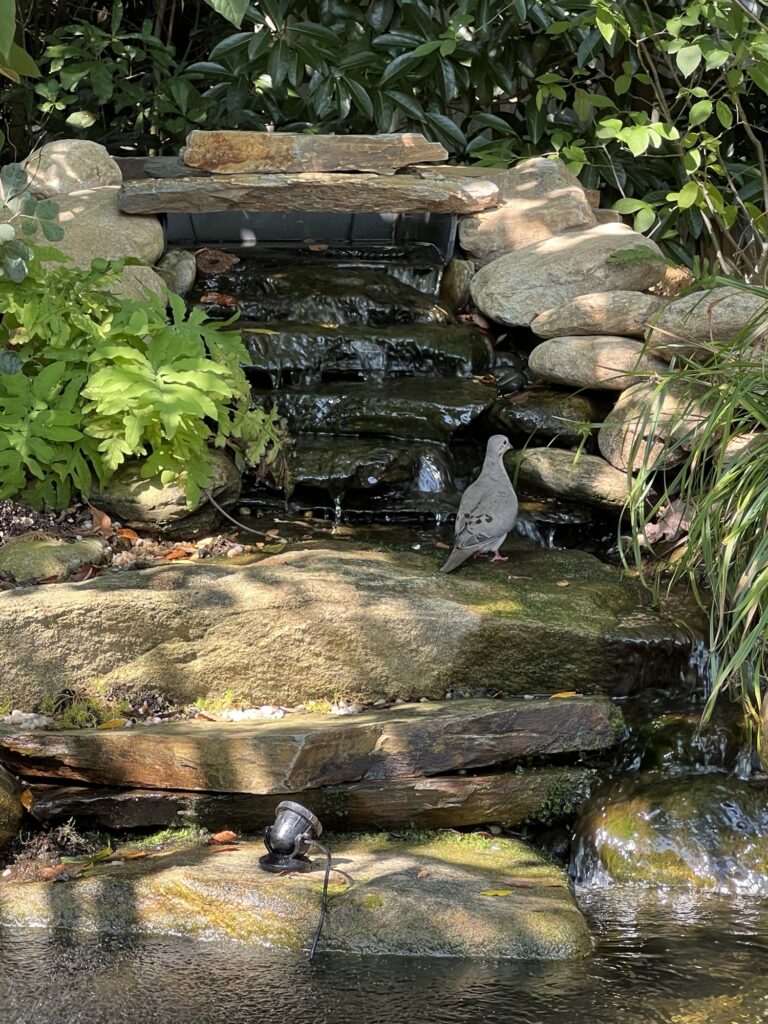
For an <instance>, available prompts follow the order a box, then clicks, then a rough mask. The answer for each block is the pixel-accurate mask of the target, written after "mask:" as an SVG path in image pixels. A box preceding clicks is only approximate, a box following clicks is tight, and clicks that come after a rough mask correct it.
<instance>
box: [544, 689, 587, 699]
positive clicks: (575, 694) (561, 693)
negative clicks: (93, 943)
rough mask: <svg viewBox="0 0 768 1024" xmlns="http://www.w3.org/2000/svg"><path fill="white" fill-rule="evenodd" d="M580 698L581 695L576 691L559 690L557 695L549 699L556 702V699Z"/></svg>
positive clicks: (552, 695)
mask: <svg viewBox="0 0 768 1024" xmlns="http://www.w3.org/2000/svg"><path fill="white" fill-rule="evenodd" d="M579 696H581V694H579V693H578V692H577V691H576V690H558V692H557V693H552V694H550V697H549V699H550V700H554V699H555V697H579Z"/></svg>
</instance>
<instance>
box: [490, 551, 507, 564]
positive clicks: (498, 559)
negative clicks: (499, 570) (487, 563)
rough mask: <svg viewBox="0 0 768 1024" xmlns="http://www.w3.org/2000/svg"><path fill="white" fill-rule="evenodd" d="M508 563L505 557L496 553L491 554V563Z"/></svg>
mask: <svg viewBox="0 0 768 1024" xmlns="http://www.w3.org/2000/svg"><path fill="white" fill-rule="evenodd" d="M508 561H509V558H508V557H506V556H505V555H500V554H499V552H498V551H494V552H493V558H492V559H491V562H508Z"/></svg>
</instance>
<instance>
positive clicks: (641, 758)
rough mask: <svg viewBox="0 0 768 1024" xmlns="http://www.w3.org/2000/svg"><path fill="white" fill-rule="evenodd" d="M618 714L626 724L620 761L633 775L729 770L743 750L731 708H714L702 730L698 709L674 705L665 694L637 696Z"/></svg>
mask: <svg viewBox="0 0 768 1024" xmlns="http://www.w3.org/2000/svg"><path fill="white" fill-rule="evenodd" d="M622 710H623V711H624V714H625V718H626V722H627V738H626V740H625V741H624V742H623V743H622V755H623V757H622V761H623V763H626V764H627V765H628V766H629V767H631V768H633V769H636V770H639V771H653V770H663V771H664V773H665V774H666V775H670V774H671V773H673V772H676V773H678V774H688V773H690V772H692V771H706V772H711V771H730V770H731V769H732V768H733V766H734V765H736V764H737V761H738V758H739V754H740V751H741V750H742V749H743V745H744V742H745V737H744V729H743V723H742V722H740V721H739V712H738V710H737V708H736V705H734V704H725V705H723V706H719V707H717V708H716V709H715V715H714V718H713V719H711V720H710V721H709V722H708V723H707V725H706V726H702V724H701V707H685V706H680V704H679V702H674V701H673V700H672V699H671V698H670V695H669V694H667V693H663V694H653V691H648V693H647V694H638V695H637V696H636V697H633V698H632V699H631V700H628V701H626V702H625V703H624V704H623V705H622Z"/></svg>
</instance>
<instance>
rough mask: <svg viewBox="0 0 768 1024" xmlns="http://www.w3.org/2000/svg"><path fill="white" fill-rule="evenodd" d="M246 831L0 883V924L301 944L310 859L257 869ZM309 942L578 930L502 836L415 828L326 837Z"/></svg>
mask: <svg viewBox="0 0 768 1024" xmlns="http://www.w3.org/2000/svg"><path fill="white" fill-rule="evenodd" d="M263 851H264V848H263V846H262V845H261V844H260V843H244V844H241V845H239V846H237V847H235V848H221V847H220V848H218V852H217V848H216V847H211V846H201V845H197V846H190V847H189V848H188V849H186V850H175V851H167V852H160V853H158V854H156V855H154V856H150V857H149V858H146V859H142V860H136V861H131V860H129V861H126V862H125V863H123V864H121V865H109V866H102V867H96V868H94V869H92V870H91V871H90V872H89V873H88V876H87V877H83V878H77V879H75V880H73V881H70V882H67V883H66V884H64V885H51V884H47V883H40V882H34V883H27V884H19V883H17V884H7V885H0V927H6V926H10V925H13V926H14V927H19V926H22V927H23V926H33V927H43V928H49V929H52V928H69V929H76V930H79V931H89V932H98V933H101V934H121V935H125V934H141V933H143V934H152V935H174V936H178V935H182V936H188V937H190V938H202V939H236V940H238V941H241V942H246V943H250V944H253V945H260V946H269V947H272V948H278V949H292V950H297V949H306V948H307V947H308V946H309V945H310V942H311V939H312V935H313V933H314V930H315V928H316V926H317V919H318V914H319V912H320V898H321V889H322V879H323V871H322V868H323V867H324V858H322V857H320V858H318V859H317V868H316V869H315V870H314V871H312V872H310V873H309V874H306V875H288V876H282V875H269V874H266V873H264V872H262V871H260V870H259V867H258V858H259V856H260V855H261V854H262V853H263ZM333 854H334V857H335V858H336V859H337V861H338V865H339V867H340V868H341V869H342V870H343V872H344V874H343V875H342V874H339V873H333V874H332V876H331V879H332V884H331V886H330V889H329V891H330V893H331V911H330V913H329V915H328V918H327V923H326V926H325V929H324V931H323V938H322V942H321V950H325V951H338V952H345V953H358V954H360V953H364V954H388V955H400V956H414V955H416V956H417V955H431V956H461V957H493V958H507V957H509V958H512V957H514V958H525V959H534V958H535V959H573V958H576V957H581V956H584V955H586V954H587V953H588V952H589V949H590V939H589V933H588V930H587V926H586V922H585V920H584V918H583V917H582V915H581V914H580V913H579V911H578V909H577V907H576V905H575V903H574V901H573V898H572V896H571V893H570V890H569V888H568V882H567V879H566V877H565V875H564V873H563V872H562V871H560V870H559V869H558V868H555V867H553V866H552V865H551V864H550V863H548V862H547V861H546V860H544V859H543V858H542V857H541V855H540V854H537V853H536V852H535V851H534V850H533V849H531V848H530V847H528V846H527V845H525V844H524V843H520V842H517V841H516V840H512V839H501V838H499V839H492V840H488V839H486V838H483V837H480V836H472V835H470V836H456V835H452V834H451V835H446V834H442V835H440V834H437V835H435V834H429V833H426V834H425V833H420V834H415V835H413V836H410V837H407V838H404V839H401V840H393V839H392V838H391V837H390V836H388V835H380V836H363V837H356V838H354V839H348V840H341V841H339V842H334V844H333Z"/></svg>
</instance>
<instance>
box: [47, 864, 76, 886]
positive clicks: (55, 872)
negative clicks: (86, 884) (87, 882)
mask: <svg viewBox="0 0 768 1024" xmlns="http://www.w3.org/2000/svg"><path fill="white" fill-rule="evenodd" d="M84 867H85V865H83V864H53V865H52V866H51V867H47V868H41V869H40V878H41V879H42V881H44V882H69V881H71V880H72V879H73V878H77V876H78V875H79V874H81V873H82V872H83V870H84Z"/></svg>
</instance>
